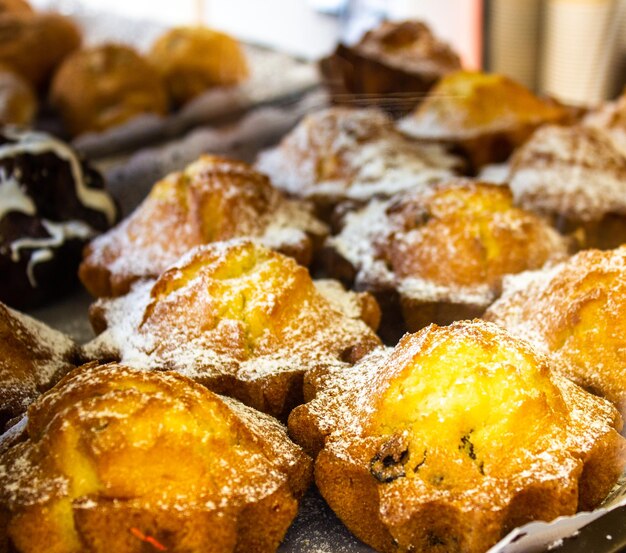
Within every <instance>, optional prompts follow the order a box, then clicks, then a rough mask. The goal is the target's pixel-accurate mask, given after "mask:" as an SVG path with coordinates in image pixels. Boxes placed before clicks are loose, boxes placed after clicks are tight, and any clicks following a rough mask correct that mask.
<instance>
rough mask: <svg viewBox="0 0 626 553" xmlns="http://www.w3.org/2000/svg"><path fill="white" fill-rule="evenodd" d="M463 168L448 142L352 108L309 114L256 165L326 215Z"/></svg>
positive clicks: (379, 113)
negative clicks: (427, 139)
mask: <svg viewBox="0 0 626 553" xmlns="http://www.w3.org/2000/svg"><path fill="white" fill-rule="evenodd" d="M460 166H461V161H460V160H459V159H458V158H456V157H455V156H452V155H450V154H448V153H446V151H445V149H444V148H443V147H442V146H439V145H437V144H435V145H423V144H419V143H417V142H414V141H412V140H410V139H408V138H406V137H405V136H403V135H402V134H401V133H399V132H398V131H397V130H396V129H395V128H394V125H393V122H392V121H391V119H390V118H389V117H387V116H386V115H385V114H384V113H383V112H382V111H380V110H378V109H375V108H368V109H355V108H347V107H333V108H328V109H324V110H321V111H318V112H316V113H312V114H310V115H307V116H306V117H305V118H304V119H303V120H302V121H300V123H299V124H298V126H297V127H296V128H295V129H294V130H292V131H291V132H290V133H289V134H287V135H286V136H285V137H284V138H283V139H282V141H281V142H280V144H279V145H278V146H276V147H275V148H272V149H270V150H267V151H265V152H261V154H260V155H259V157H258V159H257V163H256V167H257V169H258V170H259V171H261V172H262V173H265V174H267V175H268V176H269V177H270V179H271V181H272V184H274V186H276V187H277V188H280V189H281V190H284V191H285V192H287V193H288V194H291V195H293V196H295V197H299V198H306V199H310V200H312V201H313V202H314V203H315V204H316V205H317V207H318V211H319V213H320V214H321V215H322V216H324V217H326V216H328V212H329V211H330V212H332V209H333V208H334V206H335V205H337V204H338V203H340V202H342V201H346V200H349V201H352V202H357V203H365V202H367V201H369V200H370V199H371V198H375V197H389V196H391V195H392V194H394V193H396V192H398V191H400V190H406V189H410V188H415V187H420V186H425V185H427V184H430V183H434V182H437V181H439V180H442V179H445V178H449V177H450V176H452V175H453V174H454V171H455V170H456V169H457V168H459V167H460Z"/></svg>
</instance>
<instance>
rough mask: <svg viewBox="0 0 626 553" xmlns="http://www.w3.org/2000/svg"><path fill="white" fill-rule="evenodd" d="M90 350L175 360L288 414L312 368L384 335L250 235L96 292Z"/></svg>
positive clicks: (230, 391) (154, 361) (163, 365)
mask: <svg viewBox="0 0 626 553" xmlns="http://www.w3.org/2000/svg"><path fill="white" fill-rule="evenodd" d="M90 317H91V322H92V326H93V328H94V330H95V331H96V333H101V334H100V336H98V337H97V338H96V339H95V340H94V341H93V342H91V343H89V344H87V345H86V346H85V349H86V352H87V355H88V356H90V358H92V359H101V360H102V359H107V360H108V359H115V360H119V361H120V362H122V363H125V364H127V365H129V366H133V367H137V368H140V369H144V370H162V369H169V370H175V371H177V372H180V373H181V374H184V375H186V376H189V377H191V378H192V379H194V380H196V381H197V382H200V383H202V384H204V385H206V386H207V387H209V388H210V389H211V390H213V391H216V392H217V393H221V394H224V395H228V396H231V397H234V398H236V399H238V400H240V401H242V402H243V403H246V404H247V405H250V406H251V407H254V408H256V409H259V410H260V411H264V412H266V413H269V414H271V415H274V416H276V417H281V418H285V417H286V416H287V415H288V414H289V411H290V410H291V408H292V407H293V406H294V405H297V404H298V403H300V402H301V401H302V378H303V375H304V374H305V373H306V372H307V371H308V370H310V369H312V368H314V367H318V366H326V365H332V364H340V365H344V364H346V363H353V362H354V361H356V360H357V359H359V358H360V357H362V356H363V355H364V354H365V353H367V352H368V351H370V350H371V349H373V348H375V347H377V346H378V345H380V341H379V339H378V337H377V336H376V335H375V334H374V332H373V331H372V330H371V329H370V327H369V326H367V325H366V324H365V323H364V322H362V321H361V320H357V319H354V318H353V317H352V316H349V315H346V314H345V313H344V310H343V309H342V308H341V307H340V306H334V305H332V304H331V303H330V302H329V300H328V299H327V298H326V297H324V296H323V295H322V294H321V293H320V292H319V291H318V290H317V289H316V288H315V286H314V284H313V281H312V280H311V277H310V276H309V273H308V271H307V270H306V269H305V268H304V267H302V266H300V265H298V264H297V263H296V262H295V261H294V260H293V259H292V258H289V257H286V256H284V255H282V254H280V253H277V252H274V251H272V250H270V249H268V248H266V247H264V246H262V245H260V244H258V243H255V242H251V241H248V240H231V241H229V242H214V243H213V244H209V245H207V246H200V247H197V248H195V249H193V250H191V251H190V252H188V253H187V254H185V255H184V256H183V257H182V258H181V259H180V260H179V261H178V262H177V263H176V264H174V265H172V266H171V267H169V268H168V269H167V270H166V271H165V272H164V273H163V274H162V275H161V276H160V277H159V278H158V279H156V280H147V281H143V282H138V283H137V284H135V286H134V287H133V288H132V289H131V291H130V292H129V293H128V294H127V295H126V296H122V297H119V298H116V299H100V300H98V301H97V302H96V303H95V304H94V305H93V306H92V308H91V311H90Z"/></svg>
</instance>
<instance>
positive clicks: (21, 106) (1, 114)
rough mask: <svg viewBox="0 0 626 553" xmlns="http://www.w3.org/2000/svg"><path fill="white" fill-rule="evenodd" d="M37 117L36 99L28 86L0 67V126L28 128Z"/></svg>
mask: <svg viewBox="0 0 626 553" xmlns="http://www.w3.org/2000/svg"><path fill="white" fill-rule="evenodd" d="M36 115H37V98H36V96H35V92H34V91H33V89H32V87H31V86H30V84H28V83H27V82H26V81H25V80H24V79H23V78H22V77H20V76H19V75H18V74H17V73H15V72H13V71H12V70H10V69H7V68H5V67H2V66H0V125H16V126H18V127H29V126H31V124H32V123H33V120H34V119H35V116H36Z"/></svg>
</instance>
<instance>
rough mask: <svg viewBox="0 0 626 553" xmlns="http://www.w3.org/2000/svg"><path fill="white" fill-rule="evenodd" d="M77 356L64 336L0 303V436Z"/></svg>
mask: <svg viewBox="0 0 626 553" xmlns="http://www.w3.org/2000/svg"><path fill="white" fill-rule="evenodd" d="M78 356H79V348H78V346H77V345H76V344H75V343H74V342H73V341H72V340H70V339H69V338H68V337H67V336H65V335H64V334H61V333H60V332H57V331H56V330H52V329H51V328H49V327H47V326H46V325H45V324H43V323H41V322H39V321H36V320H34V319H31V318H30V317H28V316H26V315H24V314H22V313H19V312H17V311H14V310H13V309H10V308H9V307H7V306H5V305H4V304H2V303H0V432H2V431H3V430H4V428H5V425H6V423H7V422H8V421H9V420H11V419H13V418H15V417H17V416H18V415H20V414H21V413H23V412H24V411H26V408H27V407H28V406H29V405H30V404H31V403H32V402H33V401H34V400H35V399H36V398H37V396H39V394H41V393H42V392H44V391H45V390H47V389H48V388H51V387H52V385H53V384H55V383H56V382H57V381H58V380H59V379H60V378H61V377H62V376H63V375H64V374H65V373H67V372H69V371H70V370H71V369H72V368H74V366H75V364H76V362H77V360H78Z"/></svg>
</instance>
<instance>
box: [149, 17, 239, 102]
mask: <svg viewBox="0 0 626 553" xmlns="http://www.w3.org/2000/svg"><path fill="white" fill-rule="evenodd" d="M149 56H150V59H151V61H152V63H153V64H154V66H155V67H156V68H157V69H158V70H159V72H160V73H161V76H162V77H163V81H164V82H165V86H166V87H167V91H168V93H169V97H170V99H171V100H172V103H173V104H174V105H182V104H186V103H187V102H189V101H190V100H193V99H194V98H195V97H196V96H200V95H201V94H202V93H203V92H206V91H207V89H209V88H212V87H215V86H231V85H236V84H239V83H241V82H242V81H244V80H245V79H246V78H247V77H248V75H249V70H248V64H247V62H246V57H245V55H244V52H243V49H242V48H241V46H240V45H239V43H238V42H237V41H236V40H235V39H234V38H232V37H231V36H229V35H227V34H226V33H220V32H219V31H214V30H212V29H208V28H206V27H175V28H173V29H169V30H168V31H165V33H164V34H163V35H161V36H160V37H159V38H158V39H157V40H156V42H155V43H154V44H153V45H152V48H151V50H150V54H149Z"/></svg>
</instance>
